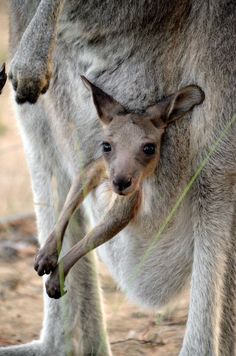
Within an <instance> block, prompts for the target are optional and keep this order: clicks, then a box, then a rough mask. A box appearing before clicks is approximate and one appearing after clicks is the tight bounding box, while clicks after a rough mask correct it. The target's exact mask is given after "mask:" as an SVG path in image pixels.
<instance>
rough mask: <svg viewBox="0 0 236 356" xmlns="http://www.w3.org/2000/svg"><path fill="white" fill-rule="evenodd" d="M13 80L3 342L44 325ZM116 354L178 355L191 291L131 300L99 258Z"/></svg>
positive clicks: (6, 160) (4, 119)
mask: <svg viewBox="0 0 236 356" xmlns="http://www.w3.org/2000/svg"><path fill="white" fill-rule="evenodd" d="M6 3H7V1H3V0H1V2H0V63H2V62H3V61H7V59H8V49H7V43H8V33H7V26H8V22H7V15H6ZM12 102H13V100H12V99H11V90H10V85H9V83H8V84H7V86H6V87H5V88H4V91H3V94H2V95H1V96H0V167H1V168H0V196H1V199H0V345H13V344H20V343H23V342H27V341H31V340H32V339H35V338H37V337H38V336H39V332H40V328H41V324H42V313H43V305H42V280H41V279H40V278H39V277H38V276H37V275H36V273H35V272H34V270H33V261H34V255H35V251H36V249H37V243H36V237H35V236H36V229H35V221H34V216H33V214H31V215H27V214H26V215H23V216H20V217H15V214H19V213H20V214H23V213H26V212H28V211H33V203H32V195H31V188H30V179H29V174H28V170H27V164H26V162H25V158H24V151H23V148H22V143H21V138H20V134H19V130H18V127H17V121H16V119H15V115H14V110H13V105H12ZM9 215H14V218H7V217H8V216H9ZM99 270H100V276H101V284H102V289H103V291H104V300H105V311H106V316H107V323H108V332H109V335H110V341H111V345H112V350H113V353H114V356H122V355H129V356H136V355H157V356H164V355H165V356H168V355H171V356H172V355H173V356H174V355H177V354H178V351H179V350H180V347H181V343H182V338H183V334H184V329H185V322H186V316H187V300H188V298H187V295H185V296H184V297H182V298H181V299H180V300H179V301H176V306H175V307H172V308H171V309H170V308H169V309H166V310H165V311H164V312H162V313H158V312H155V313H149V312H147V311H145V310H142V309H140V308H138V307H137V306H134V305H133V304H131V303H129V302H128V301H127V300H126V298H125V296H124V295H122V294H121V293H120V292H119V290H118V289H117V287H116V285H115V284H114V282H113V280H112V279H111V277H110V275H109V273H108V271H107V270H106V268H105V266H103V264H102V263H100V262H99Z"/></svg>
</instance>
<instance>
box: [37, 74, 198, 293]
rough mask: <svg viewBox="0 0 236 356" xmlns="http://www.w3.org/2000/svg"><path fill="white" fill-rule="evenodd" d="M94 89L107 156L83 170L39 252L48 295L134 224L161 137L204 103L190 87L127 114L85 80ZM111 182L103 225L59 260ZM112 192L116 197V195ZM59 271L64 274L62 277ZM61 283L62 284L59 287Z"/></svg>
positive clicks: (154, 166)
mask: <svg viewBox="0 0 236 356" xmlns="http://www.w3.org/2000/svg"><path fill="white" fill-rule="evenodd" d="M81 78H82V80H83V82H84V84H85V85H86V86H87V87H88V88H89V89H90V90H91V93H92V97H93V102H94V104H95V107H96V110H97V114H98V117H99V119H100V120H101V123H102V127H103V136H104V139H103V142H102V150H103V157H102V158H101V159H99V160H97V161H95V162H93V163H92V164H90V165H89V166H88V167H86V168H85V169H84V171H83V172H82V173H81V174H80V175H79V176H78V177H76V179H75V180H74V182H73V183H72V186H71V189H70V191H69V193H68V196H67V199H66V202H65V204H64V207H63V209H62V212H61V214H60V216H59V219H58V222H57V224H56V226H55V228H54V230H53V231H52V233H51V235H50V236H49V238H48V239H47V241H46V243H45V245H44V247H43V248H41V249H40V250H39V253H38V255H37V256H36V261H35V270H36V271H37V272H38V274H39V275H40V276H42V275H43V274H49V273H50V272H52V273H51V276H50V278H49V279H48V281H47V283H46V289H47V293H48V295H49V296H50V297H52V298H60V297H61V295H62V294H63V293H64V286H63V281H60V275H62V276H63V279H64V278H65V277H66V275H67V274H68V272H69V270H70V268H71V267H72V266H73V265H74V264H75V263H76V262H77V261H78V260H79V259H80V258H81V257H82V256H84V255H85V254H87V253H88V252H89V251H91V250H92V249H94V248H96V247H98V246H100V245H101V244H103V243H104V242H106V241H108V240H110V239H111V238H112V237H114V236H115V235H116V234H118V233H119V232H120V231H121V230H122V229H124V228H125V227H126V226H127V225H128V224H129V223H130V221H131V220H132V219H133V223H135V219H134V218H135V215H136V213H137V211H138V209H139V207H140V204H142V199H145V197H142V194H141V191H142V182H143V180H144V179H145V178H147V177H148V176H150V175H152V174H154V172H155V170H156V169H157V166H158V162H159V160H160V148H161V140H162V136H163V134H164V132H165V129H166V127H167V126H168V125H169V124H170V123H171V122H173V121H174V120H177V119H179V118H181V117H182V116H183V115H184V114H186V113H187V112H189V111H190V110H192V109H193V107H194V106H195V105H199V104H201V103H202V102H203V100H204V93H203V91H202V90H201V89H200V88H199V87H198V86H196V85H190V86H187V87H184V88H182V89H180V90H179V91H177V92H176V93H174V94H172V95H169V96H167V97H165V98H164V99H162V100H160V101H159V102H157V103H156V104H155V105H152V106H150V107H148V108H147V109H146V111H145V112H143V113H134V112H129V111H127V110H126V109H125V108H124V107H123V106H122V105H121V104H120V103H118V102H117V101H116V100H114V99H113V98H112V97H111V96H109V95H108V94H106V93H105V92H103V91H102V90H101V89H99V88H98V87H96V86H95V85H93V84H92V83H90V82H89V81H88V80H87V79H86V78H85V77H81ZM105 181H106V182H107V184H108V185H109V189H110V192H111V198H112V195H113V197H114V201H113V199H111V202H112V201H113V203H112V204H111V207H110V209H109V210H108V212H107V213H106V214H105V216H104V218H103V219H102V220H101V223H100V224H99V225H98V226H96V227H95V228H94V229H93V230H92V231H90V232H89V233H88V234H87V235H86V236H85V237H84V238H83V239H82V240H81V241H79V242H78V243H77V244H76V245H75V246H73V247H72V248H71V250H70V251H69V252H68V253H67V254H66V255H65V256H64V257H62V258H61V259H60V261H59V263H58V255H59V252H60V250H61V244H62V240H63V236H64V233H65V230H66V228H67V225H68V223H69V220H70V218H71V216H72V214H73V213H74V212H75V210H76V209H77V208H78V207H79V205H80V204H81V203H82V202H83V200H84V198H85V197H86V196H87V195H88V194H89V193H90V192H91V191H92V190H93V189H95V188H96V187H97V186H99V185H100V184H101V183H103V182H105ZM114 192H115V193H116V194H114ZM59 272H60V273H59ZM60 282H61V285H60Z"/></svg>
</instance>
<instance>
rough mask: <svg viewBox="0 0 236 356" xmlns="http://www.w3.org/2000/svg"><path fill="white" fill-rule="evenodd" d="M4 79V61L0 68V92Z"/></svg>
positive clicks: (5, 77) (5, 76) (5, 75)
mask: <svg viewBox="0 0 236 356" xmlns="http://www.w3.org/2000/svg"><path fill="white" fill-rule="evenodd" d="M6 81H7V74H6V65H5V63H3V65H2V66H1V68H0V94H1V92H2V89H3V87H4V85H5V84H6Z"/></svg>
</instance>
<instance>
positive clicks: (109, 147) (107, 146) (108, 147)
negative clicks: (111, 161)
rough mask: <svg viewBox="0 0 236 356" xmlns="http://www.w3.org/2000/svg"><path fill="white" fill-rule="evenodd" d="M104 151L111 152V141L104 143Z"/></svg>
mask: <svg viewBox="0 0 236 356" xmlns="http://www.w3.org/2000/svg"><path fill="white" fill-rule="evenodd" d="M102 149H103V152H111V145H110V143H109V142H103V143H102Z"/></svg>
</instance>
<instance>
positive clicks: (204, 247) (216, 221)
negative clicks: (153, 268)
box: [181, 172, 235, 356]
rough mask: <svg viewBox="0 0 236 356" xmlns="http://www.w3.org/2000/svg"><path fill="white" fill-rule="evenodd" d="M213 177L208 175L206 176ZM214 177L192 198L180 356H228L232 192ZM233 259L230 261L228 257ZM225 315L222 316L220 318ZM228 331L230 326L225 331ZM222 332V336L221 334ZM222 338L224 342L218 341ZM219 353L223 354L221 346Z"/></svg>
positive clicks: (201, 183)
mask: <svg viewBox="0 0 236 356" xmlns="http://www.w3.org/2000/svg"><path fill="white" fill-rule="evenodd" d="M212 173H213V172H212ZM223 180H224V177H223V175H222V176H221V175H220V174H219V173H218V177H217V173H213V175H211V177H210V176H207V174H202V176H201V178H200V179H199V182H198V184H197V187H196V189H197V192H196V194H195V195H194V197H193V199H194V202H193V204H194V205H195V207H194V219H195V226H194V261H193V272H192V281H191V299H190V310H189V316H188V322H187V331H186V334H185V338H184V343H183V348H182V351H181V356H198V355H204V356H218V355H222V356H223V355H224V356H231V355H233V354H234V353H233V339H234V330H233V328H232V325H233V324H234V320H233V318H234V312H233V310H232V314H231V312H229V310H228V309H230V308H231V307H232V306H233V303H232V296H230V295H229V299H227V300H226V299H225V298H226V296H227V294H228V293H229V292H230V289H232V290H234V289H235V288H234V287H233V285H232V286H229V285H228V282H229V281H230V280H231V279H232V278H235V276H233V275H229V273H232V272H233V270H234V273H235V268H234V265H233V264H232V252H233V250H232V247H233V245H232V240H231V234H232V224H233V217H234V213H235V212H234V204H233V202H232V191H230V189H229V187H226V186H225V185H224V184H223ZM234 257H235V256H234ZM226 313H227V314H226ZM229 326H230V327H229ZM226 331H227V335H226ZM224 337H225V340H224ZM223 340H224V343H225V346H226V347H225V348H224V349H223V348H222V346H223V344H221V343H222V341H223Z"/></svg>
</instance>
